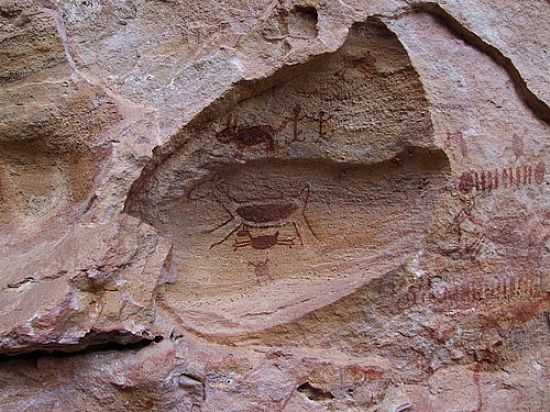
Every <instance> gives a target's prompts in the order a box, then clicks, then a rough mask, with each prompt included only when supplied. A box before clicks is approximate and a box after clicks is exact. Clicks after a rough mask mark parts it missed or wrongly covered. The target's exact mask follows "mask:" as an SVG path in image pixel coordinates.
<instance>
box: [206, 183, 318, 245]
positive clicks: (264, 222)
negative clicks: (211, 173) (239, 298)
mask: <svg viewBox="0 0 550 412" xmlns="http://www.w3.org/2000/svg"><path fill="white" fill-rule="evenodd" d="M212 184H213V190H212V194H213V196H214V198H215V200H216V201H217V202H218V203H219V204H220V205H221V207H222V208H223V209H224V210H225V211H226V213H227V214H228V215H229V217H228V219H227V220H226V221H225V222H222V223H221V224H219V225H218V226H216V227H214V228H212V229H210V230H207V231H206V232H205V233H212V232H214V231H216V230H218V229H221V228H223V227H225V226H227V225H230V224H231V229H230V230H229V232H228V233H227V234H226V235H225V236H224V237H223V238H222V239H221V240H219V241H217V242H215V243H213V244H212V245H210V249H212V248H213V247H215V246H218V245H221V244H222V243H224V242H225V241H226V240H227V239H229V237H231V236H232V235H233V234H235V233H236V232H237V231H239V230H240V233H241V234H244V235H247V236H248V234H247V231H248V229H249V228H256V229H269V228H281V227H284V226H287V225H291V226H292V227H293V228H294V232H295V233H296V238H298V240H299V242H300V244H301V245H303V244H304V243H303V240H302V235H301V233H300V227H301V226H306V227H307V228H308V230H309V231H310V233H311V234H312V235H313V236H314V237H315V238H316V239H317V235H316V234H315V232H314V231H313V229H312V227H311V224H310V222H309V220H308V218H307V216H306V214H305V211H306V208H307V205H308V202H309V195H310V186H309V183H306V184H305V185H304V187H303V188H302V190H301V191H300V193H299V194H298V195H297V196H296V197H284V195H281V196H280V197H278V198H272V199H262V200H238V199H236V198H235V197H233V196H232V195H231V194H230V193H229V192H228V191H227V190H226V189H224V188H223V187H222V186H221V184H220V181H218V182H213V183H212ZM250 238H252V239H250ZM250 238H249V239H248V240H246V241H245V242H250V244H248V243H247V244H246V246H252V247H254V248H259V249H262V248H264V249H265V248H268V247H271V246H273V245H275V244H287V243H288V241H289V239H278V234H275V235H264V236H257V237H255V238H254V237H252V236H250ZM292 241H293V240H292ZM237 244H240V243H238V242H237ZM270 244H272V245H271V246H269V245H270ZM240 247H244V246H240Z"/></svg>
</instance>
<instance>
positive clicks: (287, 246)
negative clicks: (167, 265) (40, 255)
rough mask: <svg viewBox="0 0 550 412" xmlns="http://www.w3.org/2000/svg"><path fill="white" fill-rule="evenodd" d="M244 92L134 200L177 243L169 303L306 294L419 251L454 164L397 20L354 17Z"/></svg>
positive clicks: (136, 210)
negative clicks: (337, 39) (342, 39)
mask: <svg viewBox="0 0 550 412" xmlns="http://www.w3.org/2000/svg"><path fill="white" fill-rule="evenodd" d="M246 90H247V92H246V93H245V94H244V96H246V98H243V99H242V100H241V101H239V102H237V103H236V104H232V105H229V104H226V103H227V102H226V103H224V102H221V103H220V104H219V105H218V104H216V105H213V106H212V107H211V108H207V109H206V110H205V111H204V112H203V113H201V115H199V116H197V117H196V118H195V119H194V120H193V121H192V122H191V123H190V124H189V125H188V126H187V127H186V128H185V129H184V130H182V132H181V135H180V136H179V138H178V139H179V140H178V141H180V142H182V144H181V145H180V146H179V148H178V150H177V151H175V152H174V153H173V155H172V156H171V157H170V159H169V160H168V161H166V162H164V163H162V164H160V166H159V167H158V168H157V169H156V170H155V171H154V173H153V174H152V175H151V177H150V178H148V180H147V179H146V180H144V181H143V182H140V183H139V185H136V192H135V196H134V197H133V198H131V199H130V201H129V202H128V206H127V209H128V211H129V212H130V213H132V214H137V215H139V216H140V217H141V218H142V219H144V220H145V221H146V222H148V223H150V224H152V225H154V226H155V227H157V228H158V229H159V230H160V231H161V232H162V233H163V235H165V236H167V237H168V238H170V239H171V240H172V241H173V242H174V253H173V257H174V259H173V264H174V271H175V272H176V273H177V280H176V281H175V283H174V284H173V285H171V286H170V287H169V288H168V290H167V294H166V299H167V301H171V302H172V304H173V305H176V306H177V305H178V303H177V302H186V303H185V308H184V307H183V306H181V307H179V306H178V308H179V310H180V311H182V310H183V311H184V310H197V311H200V310H202V309H200V308H201V307H202V308H204V306H203V304H206V305H210V306H209V308H210V309H209V310H214V311H217V312H218V313H219V316H224V315H226V314H227V313H225V314H224V309H222V306H219V303H220V302H224V304H225V303H227V302H233V301H237V300H239V299H241V301H242V300H243V299H246V296H248V294H249V293H263V294H266V296H267V295H269V294H271V295H272V298H270V299H265V302H266V304H269V305H273V306H276V305H284V303H283V302H280V303H278V297H279V296H281V298H283V295H284V299H287V300H289V301H292V300H293V299H294V300H295V301H304V302H305V301H307V300H308V299H310V298H309V297H308V296H320V295H321V296H322V295H323V288H325V287H326V285H328V284H330V283H327V282H328V281H330V282H333V281H334V282H342V284H343V285H352V284H353V282H355V281H357V282H360V281H364V279H365V277H368V276H375V275H380V274H383V273H386V272H387V271H389V270H392V269H395V268H396V267H398V266H399V265H401V264H402V263H403V261H404V260H405V259H406V258H407V257H408V256H410V255H411V254H414V253H415V251H417V250H418V249H419V247H420V243H421V242H422V239H423V237H424V235H425V233H426V232H427V229H428V228H429V224H430V219H431V216H432V209H433V207H434V204H435V203H436V201H437V199H438V198H439V196H440V194H441V191H442V188H443V187H444V186H445V184H446V182H447V178H448V172H449V170H448V167H449V165H448V161H447V159H446V157H445V155H444V154H443V153H442V152H441V151H440V150H438V148H437V147H436V145H435V143H434V139H433V129H432V125H431V120H430V116H429V103H428V101H427V100H426V98H425V95H424V91H423V88H422V85H421V83H420V80H419V78H418V76H417V73H416V72H415V70H414V68H413V67H412V65H411V64H410V61H409V58H408V56H407V53H406V51H405V50H404V49H403V47H402V46H401V44H400V43H399V41H398V40H397V39H396V37H395V36H394V35H393V34H392V33H391V32H389V31H388V30H387V29H386V28H385V27H384V26H381V25H378V24H371V23H368V24H360V25H356V26H354V28H353V30H352V31H351V33H350V36H349V38H348V40H347V41H346V43H345V45H344V46H343V47H342V49H341V50H339V51H338V52H336V53H334V54H330V55H323V56H319V57H318V58H316V59H313V60H312V61H311V62H308V63H306V64H303V65H297V66H295V67H291V68H288V70H283V71H281V72H280V73H277V74H275V75H274V76H273V77H272V78H270V79H268V80H266V81H265V82H263V83H262V82H258V83H255V84H254V85H252V86H251V88H250V89H246ZM250 92H252V93H251V94H250ZM247 93H249V94H247ZM278 288H280V289H278ZM283 289H284V290H286V291H289V290H291V291H292V292H291V293H290V292H289V293H286V292H285V294H280V293H278V292H277V291H278V290H283ZM336 289H337V287H336V286H335V287H334V290H336ZM259 290H260V291H259ZM292 293H296V294H297V296H298V295H300V296H301V297H297V296H293V295H292ZM182 305H183V304H182ZM190 308H194V309H190ZM266 310H268V309H266ZM236 317H237V315H235V316H234V317H233V318H234V319H235V318H236Z"/></svg>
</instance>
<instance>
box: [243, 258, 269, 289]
mask: <svg viewBox="0 0 550 412" xmlns="http://www.w3.org/2000/svg"><path fill="white" fill-rule="evenodd" d="M268 262H269V258H266V259H265V260H264V261H263V262H260V263H253V262H248V264H249V265H250V266H253V267H254V274H255V275H256V280H257V281H258V284H260V285H261V284H262V279H265V278H267V279H269V280H273V277H272V276H271V272H270V271H269V266H268Z"/></svg>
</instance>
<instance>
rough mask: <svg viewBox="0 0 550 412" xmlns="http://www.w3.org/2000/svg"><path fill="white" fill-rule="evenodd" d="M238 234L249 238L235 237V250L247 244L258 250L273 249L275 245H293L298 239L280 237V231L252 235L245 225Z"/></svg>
mask: <svg viewBox="0 0 550 412" xmlns="http://www.w3.org/2000/svg"><path fill="white" fill-rule="evenodd" d="M237 236H238V237H247V238H248V239H246V238H245V239H242V240H239V239H235V242H234V243H233V251H234V252H235V251H236V250H237V249H239V248H242V247H247V246H250V247H252V248H253V249H257V250H262V249H271V248H272V247H273V246H275V245H286V246H289V247H292V246H294V240H295V239H296V236H294V237H293V238H279V231H277V232H275V233H274V234H272V235H260V236H252V234H251V233H250V230H248V228H247V227H244V228H243V229H242V230H241V231H239V232H237ZM300 241H301V240H300ZM302 244H303V243H302Z"/></svg>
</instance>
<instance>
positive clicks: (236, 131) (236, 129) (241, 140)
mask: <svg viewBox="0 0 550 412" xmlns="http://www.w3.org/2000/svg"><path fill="white" fill-rule="evenodd" d="M237 123H238V117H237V116H234V115H229V116H228V118H227V126H226V127H225V129H223V130H222V131H220V132H218V133H216V139H217V140H218V141H219V142H220V143H224V144H230V143H235V144H236V145H237V147H238V148H239V149H240V150H241V151H242V150H244V149H246V148H250V147H254V146H259V145H262V144H264V145H265V147H266V150H267V151H268V152H272V151H273V150H275V136H276V135H277V133H278V132H279V131H280V130H281V128H283V127H284V126H286V123H284V124H283V125H281V127H280V128H278V129H274V128H273V127H272V126H270V125H268V124H260V125H256V126H245V127H241V126H239V125H238V124H237Z"/></svg>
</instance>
